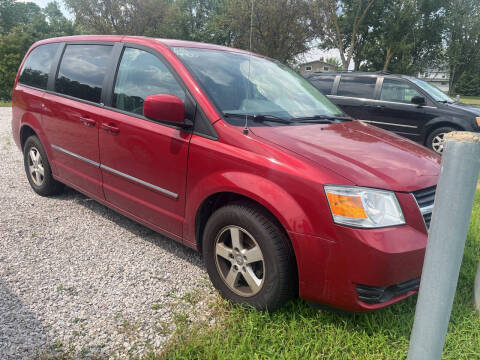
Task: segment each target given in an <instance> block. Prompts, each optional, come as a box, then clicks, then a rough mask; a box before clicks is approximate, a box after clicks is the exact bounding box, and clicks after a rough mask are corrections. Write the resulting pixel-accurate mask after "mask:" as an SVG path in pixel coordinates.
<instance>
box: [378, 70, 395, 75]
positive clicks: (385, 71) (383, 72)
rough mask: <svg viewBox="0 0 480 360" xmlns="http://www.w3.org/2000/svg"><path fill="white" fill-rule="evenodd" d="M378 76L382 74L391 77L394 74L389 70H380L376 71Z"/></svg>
mask: <svg viewBox="0 0 480 360" xmlns="http://www.w3.org/2000/svg"><path fill="white" fill-rule="evenodd" d="M375 72H376V73H377V74H382V75H391V74H392V73H391V72H390V71H388V70H379V71H375Z"/></svg>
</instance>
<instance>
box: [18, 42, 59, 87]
mask: <svg viewBox="0 0 480 360" xmlns="http://www.w3.org/2000/svg"><path fill="white" fill-rule="evenodd" d="M58 46H59V43H53V44H45V45H40V46H38V47H36V48H35V49H33V50H32V52H31V53H30V55H28V58H27V60H26V61H25V64H24V65H23V69H22V72H21V74H20V78H19V79H18V81H19V82H20V83H21V84H25V85H30V86H33V87H36V88H40V89H44V90H45V89H47V84H48V75H49V73H50V67H51V66H52V62H53V59H54V57H55V53H56V51H57V49H58Z"/></svg>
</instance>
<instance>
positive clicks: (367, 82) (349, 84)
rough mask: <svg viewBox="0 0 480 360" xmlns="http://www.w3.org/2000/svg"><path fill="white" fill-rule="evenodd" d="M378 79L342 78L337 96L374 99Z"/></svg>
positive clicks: (367, 77)
mask: <svg viewBox="0 0 480 360" xmlns="http://www.w3.org/2000/svg"><path fill="white" fill-rule="evenodd" d="M376 82H377V78H376V77H371V76H342V78H341V79H340V84H339V85H338V90H337V95H340V96H351V97H359V98H367V99H373V93H374V91H375V84H376Z"/></svg>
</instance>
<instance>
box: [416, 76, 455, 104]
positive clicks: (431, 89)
mask: <svg viewBox="0 0 480 360" xmlns="http://www.w3.org/2000/svg"><path fill="white" fill-rule="evenodd" d="M408 79H409V80H410V81H412V82H413V83H415V84H416V85H418V86H420V87H421V88H422V89H423V91H425V92H426V93H427V94H428V95H430V96H431V97H432V98H433V99H434V100H435V101H438V102H444V103H449V104H451V103H452V104H453V103H454V101H453V99H452V98H450V97H448V96H447V95H445V93H443V92H442V90H440V89H439V88H437V87H435V86H433V85H430V84H429V83H427V82H425V81H423V80H420V79H417V78H415V77H408Z"/></svg>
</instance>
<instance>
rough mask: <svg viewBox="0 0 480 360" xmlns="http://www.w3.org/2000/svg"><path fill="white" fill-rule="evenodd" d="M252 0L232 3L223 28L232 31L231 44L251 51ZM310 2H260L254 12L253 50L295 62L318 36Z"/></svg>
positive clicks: (224, 19) (225, 15)
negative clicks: (312, 21) (316, 35)
mask: <svg viewBox="0 0 480 360" xmlns="http://www.w3.org/2000/svg"><path fill="white" fill-rule="evenodd" d="M251 5H252V2H251V1H250V0H231V1H230V2H228V4H227V6H226V9H225V13H224V15H223V16H222V20H221V21H222V26H224V27H225V28H227V29H229V31H230V43H229V44H227V45H231V46H234V47H237V48H241V49H249V43H250V31H249V29H250V14H251ZM309 10H310V9H309V4H308V2H307V1H306V0H257V1H255V3H254V9H253V26H252V50H253V51H255V52H257V53H260V54H263V55H266V56H269V57H271V58H274V59H277V60H279V61H281V62H284V63H287V62H290V63H291V62H293V61H294V59H295V57H296V56H297V55H299V54H302V53H304V52H305V51H307V50H308V42H309V41H310V40H312V39H313V37H314V33H313V31H312V29H311V26H310V20H309Z"/></svg>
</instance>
